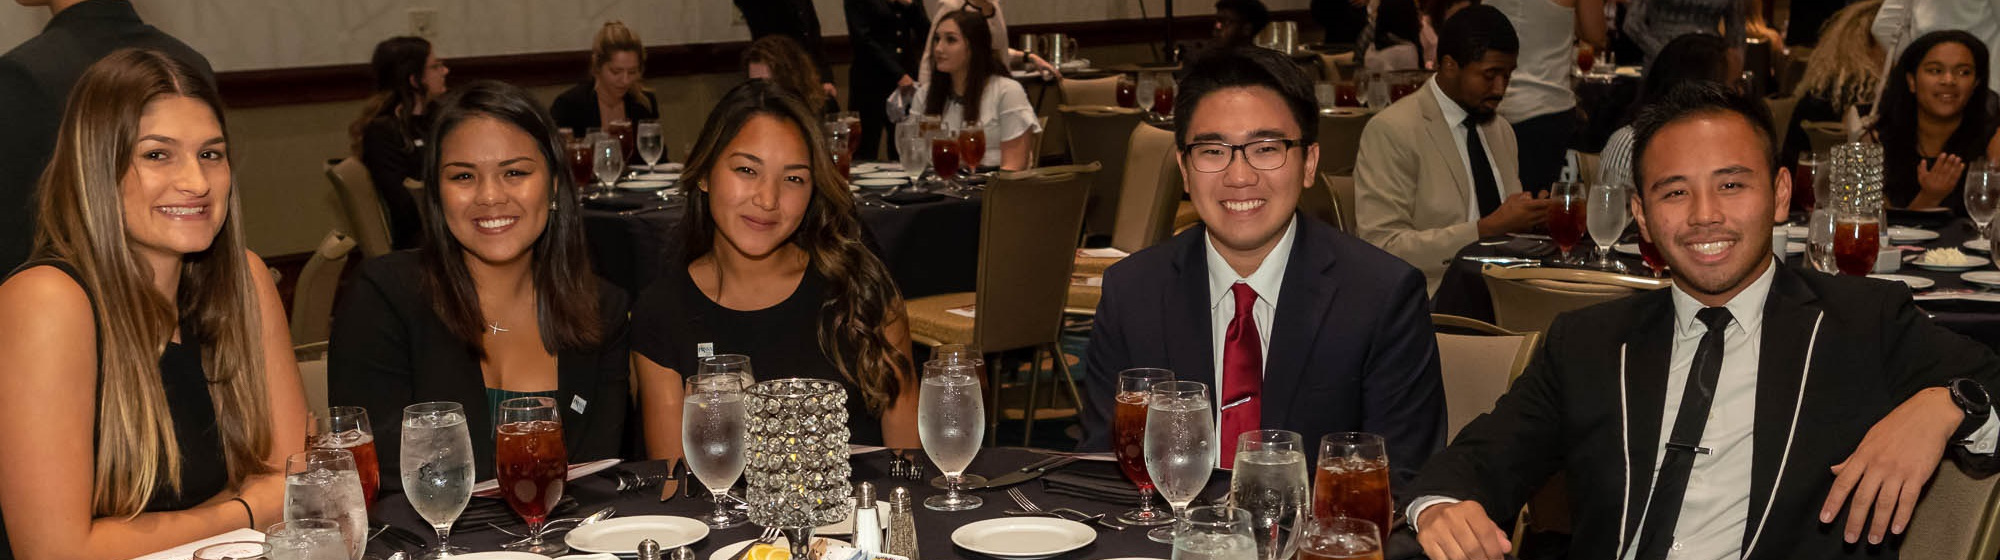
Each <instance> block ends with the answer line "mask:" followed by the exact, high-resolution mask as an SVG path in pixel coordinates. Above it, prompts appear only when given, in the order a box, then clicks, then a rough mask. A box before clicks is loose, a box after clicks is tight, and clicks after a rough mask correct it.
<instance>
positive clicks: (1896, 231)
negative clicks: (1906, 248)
mask: <svg viewBox="0 0 2000 560" xmlns="http://www.w3.org/2000/svg"><path fill="white" fill-rule="evenodd" d="M1937 238H1938V232H1935V231H1931V230H1927V229H1917V228H1913V227H1902V226H1896V227H1891V228H1889V240H1890V241H1894V242H1896V243H1910V242H1915V241H1930V240H1932V239H1937Z"/></svg>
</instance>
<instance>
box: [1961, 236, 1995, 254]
mask: <svg viewBox="0 0 2000 560" xmlns="http://www.w3.org/2000/svg"><path fill="white" fill-rule="evenodd" d="M1963 247H1965V248H1966V249H1970V250H1973V251H1978V252H1981V253H1991V252H1993V242H1992V241H1990V240H1986V239H1974V240H1971V241H1967V242H1965V245H1963Z"/></svg>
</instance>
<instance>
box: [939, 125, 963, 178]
mask: <svg viewBox="0 0 2000 560" xmlns="http://www.w3.org/2000/svg"><path fill="white" fill-rule="evenodd" d="M962 149H963V148H962V147H960V146H959V144H958V131H956V130H950V129H940V130H938V131H937V132H936V133H935V134H932V135H931V168H932V169H933V170H934V171H935V172H936V173H937V176H938V180H940V181H944V182H945V185H946V186H956V185H957V184H958V181H957V180H956V177H958V160H959V155H960V150H962Z"/></svg>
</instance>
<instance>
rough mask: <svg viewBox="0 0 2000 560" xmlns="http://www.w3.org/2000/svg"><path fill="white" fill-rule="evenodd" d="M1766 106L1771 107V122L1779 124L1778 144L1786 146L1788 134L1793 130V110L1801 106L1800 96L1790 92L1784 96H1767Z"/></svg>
mask: <svg viewBox="0 0 2000 560" xmlns="http://www.w3.org/2000/svg"><path fill="white" fill-rule="evenodd" d="M1782 91H1786V92H1790V91H1791V90H1789V89H1786V90H1782ZM1764 106H1765V107H1768V108H1770V110H1771V122H1772V123H1774V124H1776V125H1777V129H1778V130H1777V134H1778V145H1779V146H1784V145H1785V136H1786V134H1787V133H1790V132H1791V131H1792V127H1791V122H1792V111H1793V110H1795V109H1798V108H1799V98H1798V96H1796V95H1789V94H1788V95H1786V96H1784V97H1766V98H1764Z"/></svg>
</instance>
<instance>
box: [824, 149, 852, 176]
mask: <svg viewBox="0 0 2000 560" xmlns="http://www.w3.org/2000/svg"><path fill="white" fill-rule="evenodd" d="M828 156H829V157H831V158H833V170H834V171H836V172H839V173H840V180H841V181H847V180H849V179H848V173H849V172H850V170H851V169H853V166H854V161H853V160H854V153H853V152H842V151H840V150H834V151H833V153H832V154H828Z"/></svg>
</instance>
